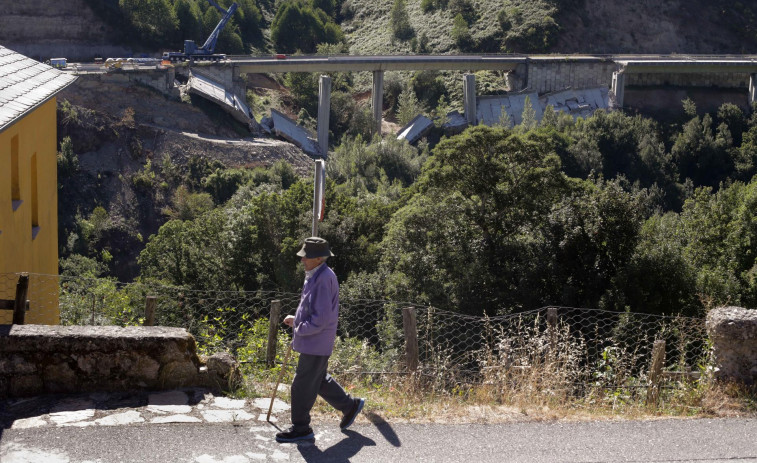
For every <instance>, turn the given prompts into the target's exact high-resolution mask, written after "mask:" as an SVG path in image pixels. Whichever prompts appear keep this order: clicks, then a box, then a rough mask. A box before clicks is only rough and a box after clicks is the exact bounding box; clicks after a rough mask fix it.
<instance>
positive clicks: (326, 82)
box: [318, 76, 331, 159]
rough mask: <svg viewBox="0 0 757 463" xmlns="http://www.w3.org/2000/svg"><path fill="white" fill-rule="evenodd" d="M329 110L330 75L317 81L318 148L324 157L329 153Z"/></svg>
mask: <svg viewBox="0 0 757 463" xmlns="http://www.w3.org/2000/svg"><path fill="white" fill-rule="evenodd" d="M330 112H331V77H329V76H321V80H320V81H319V82H318V148H319V149H320V151H321V157H323V158H324V159H325V158H326V157H328V155H329V115H330Z"/></svg>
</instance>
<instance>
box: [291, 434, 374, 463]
mask: <svg viewBox="0 0 757 463" xmlns="http://www.w3.org/2000/svg"><path fill="white" fill-rule="evenodd" d="M342 433H343V434H344V435H345V436H346V438H344V439H342V440H340V441H339V442H337V443H336V444H334V445H332V446H331V447H329V448H327V449H326V450H321V449H319V448H318V443H315V444H312V445H297V450H299V451H300V454H301V455H302V458H304V459H305V461H307V462H308V463H311V462H348V461H349V460H350V458H352V457H354V456H355V455H357V453H358V452H359V451H360V449H362V448H363V447H366V446H373V445H376V442H374V441H373V440H372V439H369V438H367V437H365V436H362V435H360V434H358V433H356V432H355V431H342Z"/></svg>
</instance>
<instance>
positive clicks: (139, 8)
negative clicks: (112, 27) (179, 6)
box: [118, 0, 179, 44]
mask: <svg viewBox="0 0 757 463" xmlns="http://www.w3.org/2000/svg"><path fill="white" fill-rule="evenodd" d="M118 6H119V8H120V9H121V11H122V12H123V14H124V16H125V17H126V18H127V20H128V21H129V22H130V23H131V25H132V27H133V28H134V30H135V31H136V32H137V34H139V37H140V39H141V40H142V41H143V43H153V44H155V43H171V42H172V41H173V39H174V36H175V34H176V32H177V30H178V27H179V20H178V19H177V17H176V12H175V11H174V9H173V8H172V7H171V3H170V2H169V1H168V0H118Z"/></svg>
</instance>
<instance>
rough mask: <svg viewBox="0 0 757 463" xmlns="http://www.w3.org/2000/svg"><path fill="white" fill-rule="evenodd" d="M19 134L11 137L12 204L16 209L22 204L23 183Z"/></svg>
mask: <svg viewBox="0 0 757 463" xmlns="http://www.w3.org/2000/svg"><path fill="white" fill-rule="evenodd" d="M18 169H19V166H18V135H15V136H13V138H11V204H12V205H13V210H14V211H15V210H16V209H18V207H19V206H20V205H21V185H20V184H19V179H18V176H19V171H18Z"/></svg>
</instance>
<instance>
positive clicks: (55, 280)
mask: <svg viewBox="0 0 757 463" xmlns="http://www.w3.org/2000/svg"><path fill="white" fill-rule="evenodd" d="M18 276H19V275H18V274H0V299H11V298H12V297H13V292H14V289H15V286H16V281H17V280H18ZM28 297H29V301H30V304H29V305H30V310H29V312H28V314H29V315H28V318H27V323H37V321H35V320H53V321H52V322H47V323H60V324H62V325H120V326H126V325H140V324H144V322H145V318H152V317H153V316H152V315H150V314H146V310H147V311H152V310H153V309H152V308H150V304H149V303H147V301H148V300H149V299H153V301H154V302H153V303H152V304H153V307H154V320H155V321H154V324H155V325H162V326H173V327H183V328H185V329H187V330H188V331H189V332H190V333H192V334H193V335H194V336H195V338H196V340H197V343H198V348H199V350H200V351H201V352H202V353H206V354H212V353H214V352H217V351H227V352H230V353H232V354H233V355H235V356H236V357H237V358H238V359H239V360H240V361H242V362H245V363H249V364H265V363H266V362H269V364H270V358H269V359H267V358H266V357H267V356H270V350H268V349H267V344H268V343H269V339H270V338H269V330H270V328H269V327H274V329H275V330H277V333H276V334H277V336H278V341H277V344H278V345H286V342H287V340H288V336H289V334H288V333H287V331H286V329H285V327H284V326H283V325H282V324H281V323H280V322H281V321H282V320H283V318H284V316H286V315H287V314H293V313H294V311H295V310H296V307H297V304H298V302H299V294H297V293H284V292H279V291H255V292H242V291H196V290H191V289H187V288H180V287H171V286H163V285H157V284H146V283H128V284H124V283H118V282H115V281H113V280H110V279H105V278H80V277H77V278H71V277H63V276H55V275H35V274H32V275H30V284H29V296H28ZM273 301H279V302H278V303H276V304H274V303H273ZM273 305H276V306H277V308H278V307H280V309H279V310H278V311H277V313H276V314H275V315H274V317H276V318H277V320H275V323H270V324H269V317H270V316H271V313H272V312H271V311H272V306H273ZM0 312H2V311H0ZM0 315H2V314H0ZM0 323H10V321H6V320H0ZM659 340H664V341H665V363H664V373H665V374H667V377H669V378H670V377H673V378H677V379H679V380H680V379H681V378H683V379H691V378H693V377H695V376H696V373H697V372H699V371H703V370H704V369H705V367H706V365H707V362H708V352H709V349H708V342H707V334H706V331H705V327H704V319H700V318H689V317H681V316H661V315H651V314H640V313H630V312H623V313H619V312H610V311H603V310H594V309H582V308H569V307H544V308H540V309H536V310H531V311H527V312H521V313H514V314H511V315H504V316H497V317H486V316H479V317H477V316H470V315H463V314H460V313H456V312H454V311H450V310H443V309H440V308H436V307H428V306H422V305H416V304H412V303H408V302H397V301H377V300H362V299H350V298H342V300H341V301H340V322H339V330H338V339H337V343H336V346H335V350H334V354H333V355H332V358H331V361H330V364H331V368H332V369H333V370H334V372H335V373H341V374H346V375H350V374H351V375H355V376H361V377H364V378H365V377H367V378H370V379H372V380H380V379H381V378H384V377H387V376H388V375H398V374H399V375H402V374H407V373H409V372H412V373H413V374H415V375H417V376H419V377H422V378H427V379H430V380H431V381H433V382H434V383H435V384H438V385H439V386H440V387H443V388H447V387H454V385H459V384H482V385H491V386H492V387H499V388H503V387H506V386H507V385H511V386H512V385H514V384H525V383H528V384H530V385H531V386H533V385H534V384H535V383H538V384H540V385H541V387H552V388H555V387H557V386H558V385H559V387H560V388H562V389H565V390H569V391H570V393H571V394H576V393H581V392H582V391H586V390H589V389H596V388H599V389H603V390H619V389H624V390H629V389H634V388H646V387H648V380H649V368H650V364H651V358H652V350H653V345H654V342H655V341H659ZM546 381H549V382H550V384H551V385H545V384H543V383H544V382H546ZM552 383H554V384H552ZM675 384H676V382H669V383H668V386H667V387H675Z"/></svg>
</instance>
